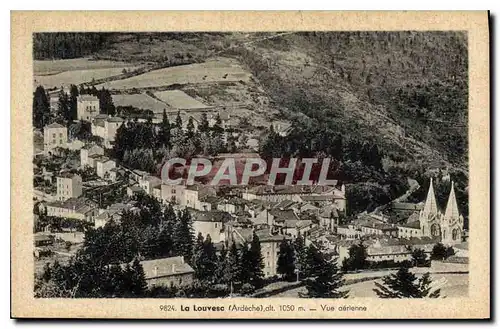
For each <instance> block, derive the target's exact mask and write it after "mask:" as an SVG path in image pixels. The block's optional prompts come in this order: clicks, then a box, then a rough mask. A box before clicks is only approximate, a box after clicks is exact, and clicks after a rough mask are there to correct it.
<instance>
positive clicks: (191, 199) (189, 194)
mask: <svg viewBox="0 0 500 329" xmlns="http://www.w3.org/2000/svg"><path fill="white" fill-rule="evenodd" d="M207 195H213V196H215V195H216V192H215V190H214V189H213V188H212V187H209V186H202V185H189V186H187V187H186V189H185V190H184V200H181V201H182V202H181V203H180V204H181V205H182V206H186V207H189V208H194V209H196V210H203V209H204V208H203V207H202V205H201V202H200V200H201V199H202V198H203V197H205V196H207Z"/></svg>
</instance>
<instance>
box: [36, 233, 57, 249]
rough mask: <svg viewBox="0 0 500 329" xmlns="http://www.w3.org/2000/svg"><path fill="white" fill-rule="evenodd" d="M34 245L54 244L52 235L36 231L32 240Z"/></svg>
mask: <svg viewBox="0 0 500 329" xmlns="http://www.w3.org/2000/svg"><path fill="white" fill-rule="evenodd" d="M34 244H35V247H45V246H51V245H53V244H54V236H53V235H50V234H45V233H36V234H35V240H34Z"/></svg>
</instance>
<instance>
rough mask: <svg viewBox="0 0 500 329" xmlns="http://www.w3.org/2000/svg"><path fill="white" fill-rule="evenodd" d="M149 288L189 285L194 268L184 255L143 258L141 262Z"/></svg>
mask: <svg viewBox="0 0 500 329" xmlns="http://www.w3.org/2000/svg"><path fill="white" fill-rule="evenodd" d="M140 264H141V265H142V268H143V270H144V274H145V278H146V283H147V285H148V287H149V288H153V287H166V288H170V287H172V286H175V287H182V286H189V285H191V283H192V282H193V278H194V270H193V268H192V267H191V266H189V264H187V263H186V262H185V261H184V257H183V256H177V257H168V258H159V259H151V260H143V261H141V262H140Z"/></svg>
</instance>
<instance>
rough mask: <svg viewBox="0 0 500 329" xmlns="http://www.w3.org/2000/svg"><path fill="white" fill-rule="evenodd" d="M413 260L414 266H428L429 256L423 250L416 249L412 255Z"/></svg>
mask: <svg viewBox="0 0 500 329" xmlns="http://www.w3.org/2000/svg"><path fill="white" fill-rule="evenodd" d="M411 258H412V262H413V265H414V266H417V267H420V266H426V265H427V255H426V254H425V252H424V250H423V249H418V248H417V249H414V250H413V251H412V253H411Z"/></svg>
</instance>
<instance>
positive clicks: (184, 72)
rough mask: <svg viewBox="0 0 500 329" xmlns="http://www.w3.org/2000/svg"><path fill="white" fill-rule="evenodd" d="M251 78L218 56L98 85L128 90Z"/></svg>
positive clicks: (232, 61) (237, 66) (99, 86)
mask: <svg viewBox="0 0 500 329" xmlns="http://www.w3.org/2000/svg"><path fill="white" fill-rule="evenodd" d="M249 78H250V74H249V73H248V72H246V71H245V70H244V69H243V68H241V66H239V65H238V64H237V62H236V61H235V60H231V59H228V58H218V59H217V60H211V61H208V62H205V63H197V64H189V65H180V66H174V67H167V68H163V69H158V70H153V71H150V72H147V73H144V74H140V75H137V76H134V77H130V78H127V79H122V80H115V81H110V82H106V83H103V84H100V85H98V86H97V88H101V87H104V88H106V89H120V90H124V89H125V90H126V89H132V88H138V89H140V88H155V87H165V86H171V85H174V84H181V85H182V84H197V83H209V82H235V81H240V80H243V81H248V80H249Z"/></svg>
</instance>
